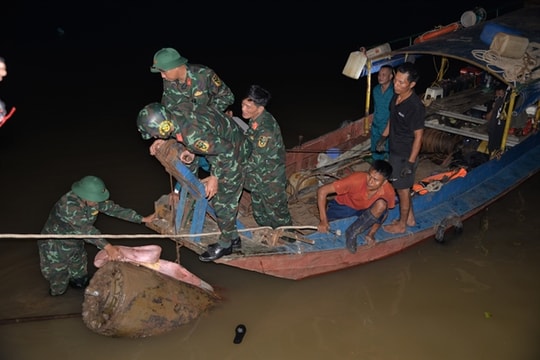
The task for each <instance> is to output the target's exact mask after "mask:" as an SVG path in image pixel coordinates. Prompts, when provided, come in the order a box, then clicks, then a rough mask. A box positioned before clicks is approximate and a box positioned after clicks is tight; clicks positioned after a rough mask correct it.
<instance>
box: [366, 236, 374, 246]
mask: <svg viewBox="0 0 540 360" xmlns="http://www.w3.org/2000/svg"><path fill="white" fill-rule="evenodd" d="M365 239H366V245H367V246H373V245H375V239H374V238H373V236H371V235H366V236H365Z"/></svg>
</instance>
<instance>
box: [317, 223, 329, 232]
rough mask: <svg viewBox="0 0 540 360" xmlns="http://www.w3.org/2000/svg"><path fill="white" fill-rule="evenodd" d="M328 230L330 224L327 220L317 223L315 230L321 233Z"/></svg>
mask: <svg viewBox="0 0 540 360" xmlns="http://www.w3.org/2000/svg"><path fill="white" fill-rule="evenodd" d="M329 230H330V224H328V221H321V222H320V223H319V225H317V231H318V232H321V233H327V232H328V231H329Z"/></svg>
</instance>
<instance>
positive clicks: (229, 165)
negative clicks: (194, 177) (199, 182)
mask: <svg viewBox="0 0 540 360" xmlns="http://www.w3.org/2000/svg"><path fill="white" fill-rule="evenodd" d="M183 115H184V116H183V119H184V120H185V121H180V124H178V126H175V128H176V129H178V131H177V132H176V134H175V135H176V140H178V141H179V142H181V143H183V144H184V145H185V146H186V148H187V149H188V150H189V151H191V152H192V153H194V154H197V155H202V156H205V157H206V159H207V160H208V163H209V164H210V173H211V175H214V176H216V177H217V178H218V179H222V178H223V176H224V173H230V172H231V171H232V172H236V171H241V169H242V166H243V164H244V161H245V159H246V158H247V156H249V153H250V152H251V151H250V147H249V143H248V142H247V141H246V138H245V136H244V135H243V134H242V130H241V129H240V127H239V126H238V125H237V124H236V123H235V122H234V120H232V119H231V118H230V117H229V116H227V115H225V114H223V113H221V112H219V111H217V110H215V109H212V108H208V107H200V108H198V109H197V110H196V111H193V112H184V113H183Z"/></svg>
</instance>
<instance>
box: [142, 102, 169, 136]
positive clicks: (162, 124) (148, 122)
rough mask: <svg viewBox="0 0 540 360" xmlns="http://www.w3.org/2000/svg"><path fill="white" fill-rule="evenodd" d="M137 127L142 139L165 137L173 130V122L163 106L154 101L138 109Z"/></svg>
mask: <svg viewBox="0 0 540 360" xmlns="http://www.w3.org/2000/svg"><path fill="white" fill-rule="evenodd" d="M137 128H138V129H139V132H140V133H141V136H142V138H143V139H144V140H148V139H151V138H153V137H157V138H162V139H167V138H168V137H169V136H170V135H171V133H172V131H173V122H172V121H171V120H170V115H169V112H168V111H167V109H165V106H163V105H161V104H160V103H157V102H154V103H151V104H148V105H146V106H145V107H144V108H143V109H142V110H141V111H139V116H138V117H137Z"/></svg>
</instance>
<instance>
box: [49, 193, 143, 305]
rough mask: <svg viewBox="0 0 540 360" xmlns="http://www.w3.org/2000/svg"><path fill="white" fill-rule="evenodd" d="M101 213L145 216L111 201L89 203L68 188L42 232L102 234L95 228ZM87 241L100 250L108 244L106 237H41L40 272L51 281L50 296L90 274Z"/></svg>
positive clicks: (133, 219) (135, 217)
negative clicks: (85, 244)
mask: <svg viewBox="0 0 540 360" xmlns="http://www.w3.org/2000/svg"><path fill="white" fill-rule="evenodd" d="M100 212H102V213H104V214H107V215H109V216H113V217H116V218H119V219H123V220H127V221H130V222H134V223H139V224H140V223H141V222H142V219H143V216H142V215H139V214H138V213H137V212H135V211H134V210H131V209H125V208H123V207H121V206H119V205H117V204H115V203H114V202H113V201H111V200H107V201H102V202H98V203H97V205H96V206H88V205H87V204H86V203H85V201H84V200H83V199H81V198H80V197H79V196H77V195H76V194H75V193H74V192H73V191H69V192H68V193H66V194H64V195H63V196H62V197H61V198H60V200H58V201H57V202H56V204H55V205H54V207H53V209H52V210H51V212H50V214H49V218H48V219H47V222H46V223H45V226H44V227H43V230H42V231H41V233H42V234H77V235H79V234H89V235H97V234H100V231H99V230H98V229H97V228H95V227H94V223H95V221H96V220H97V216H98V214H99V213H100ZM85 242H87V243H89V244H92V245H95V246H96V247H98V248H99V249H103V248H104V247H105V246H106V245H107V244H109V242H107V240H105V239H94V238H92V239H84V240H82V239H48V240H38V248H39V258H40V267H41V273H42V274H43V277H45V279H47V280H48V281H49V287H50V293H51V295H61V294H63V293H64V292H65V291H66V289H67V287H68V285H69V283H70V281H73V280H78V279H83V278H85V277H87V276H88V271H87V253H86V250H85V247H84V243H85Z"/></svg>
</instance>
